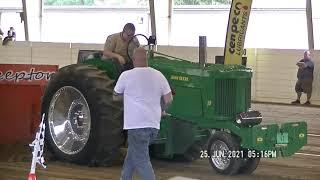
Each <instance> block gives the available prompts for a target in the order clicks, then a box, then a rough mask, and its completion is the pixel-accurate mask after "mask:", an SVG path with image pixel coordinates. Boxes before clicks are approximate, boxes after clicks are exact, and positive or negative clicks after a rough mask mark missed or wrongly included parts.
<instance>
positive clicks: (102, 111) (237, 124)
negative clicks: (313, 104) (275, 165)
mask: <svg viewBox="0 0 320 180" xmlns="http://www.w3.org/2000/svg"><path fill="white" fill-rule="evenodd" d="M231 21H232V20H231ZM233 22H235V21H233ZM231 37H233V36H231ZM148 40H149V41H148V45H149V46H148V47H149V48H148V50H149V51H148V57H149V58H148V61H149V66H151V67H153V68H155V69H157V70H159V71H161V72H162V73H163V74H164V75H165V77H166V78H167V79H168V81H169V83H170V86H171V88H172V91H173V94H174V100H173V104H172V106H171V107H170V108H169V110H168V111H167V113H168V115H167V116H165V117H163V118H162V120H161V129H160V133H159V136H158V138H157V139H156V141H155V142H153V144H152V145H151V148H150V154H151V155H152V156H155V157H158V158H165V159H177V158H183V159H185V160H189V161H192V160H195V159H198V158H206V159H208V160H209V163H210V164H211V166H212V167H213V168H214V169H215V170H216V171H217V172H219V173H222V174H229V175H231V174H250V173H252V172H253V171H254V170H255V169H256V167H257V165H258V164H259V161H260V158H265V157H272V158H275V157H287V156H291V155H293V154H294V153H295V152H297V151H298V150H299V149H300V148H301V147H302V146H303V145H305V144H306V143H307V124H306V123H305V122H292V123H284V124H281V125H277V124H269V125H264V124H261V121H262V115H261V114H260V113H259V112H258V111H254V110H252V109H251V108H250V107H251V77H252V70H251V69H249V68H246V67H245V66H243V65H236V64H226V65H224V64H204V65H203V66H202V65H200V63H193V62H190V61H186V60H183V59H179V58H175V57H171V56H167V55H165V54H161V53H158V52H155V51H154V50H153V45H154V39H153V38H148ZM152 40H153V41H152ZM231 40H232V39H231ZM230 44H231V45H233V44H232V43H230ZM98 54H99V53H98ZM80 59H81V58H80ZM121 72H122V70H121V67H119V65H118V64H117V63H116V62H115V61H112V60H103V59H101V57H100V56H99V55H96V53H94V56H93V57H91V58H89V59H85V60H84V61H83V62H79V63H78V64H73V65H69V66H66V67H63V68H61V69H59V71H58V72H57V73H55V75H54V76H53V77H52V78H51V80H50V82H49V84H48V85H47V87H46V91H45V94H44V97H43V104H42V110H43V113H45V114H46V119H45V120H46V121H45V122H46V127H47V128H46V136H45V137H46V142H47V147H48V148H49V150H50V151H51V152H52V153H53V154H54V155H55V157H57V158H58V159H60V160H62V161H68V162H74V163H78V164H85V165H91V166H100V165H105V166H110V165H112V164H113V163H114V162H115V161H116V160H117V159H119V158H120V157H119V154H120V148H121V147H125V144H126V143H125V141H126V133H125V132H124V131H123V130H122V126H123V118H122V117H123V107H122V104H121V103H119V102H113V101H112V94H113V87H114V85H115V83H116V81H117V78H118V77H119V75H120V73H121Z"/></svg>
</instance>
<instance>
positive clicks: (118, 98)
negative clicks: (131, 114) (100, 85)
mask: <svg viewBox="0 0 320 180" xmlns="http://www.w3.org/2000/svg"><path fill="white" fill-rule="evenodd" d="M112 99H113V101H122V100H123V94H119V93H117V92H115V91H113V96H112Z"/></svg>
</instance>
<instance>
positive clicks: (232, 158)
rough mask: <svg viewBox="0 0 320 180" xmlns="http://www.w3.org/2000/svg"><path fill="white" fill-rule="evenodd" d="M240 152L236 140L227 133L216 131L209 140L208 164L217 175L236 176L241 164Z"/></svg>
mask: <svg viewBox="0 0 320 180" xmlns="http://www.w3.org/2000/svg"><path fill="white" fill-rule="evenodd" d="M240 152H241V151H240V144H239V141H238V139H237V138H236V137H235V136H232V135H231V134H229V133H226V132H222V131H217V132H215V133H214V134H213V135H212V137H211V139H210V140H209V144H208V155H209V156H208V157H209V162H210V164H211V166H212V167H213V169H215V170H216V171H217V172H218V173H221V174H225V175H234V174H237V173H238V171H239V169H240V167H241V162H242V159H241V158H240V156H241V153H240ZM238 156H239V157H238Z"/></svg>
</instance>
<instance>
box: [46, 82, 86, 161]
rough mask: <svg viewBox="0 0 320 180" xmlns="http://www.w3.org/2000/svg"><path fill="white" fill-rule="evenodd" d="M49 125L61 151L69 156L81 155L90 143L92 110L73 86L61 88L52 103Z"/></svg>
mask: <svg viewBox="0 0 320 180" xmlns="http://www.w3.org/2000/svg"><path fill="white" fill-rule="evenodd" d="M48 123H49V130H50V135H51V137H52V139H53V141H54V143H55V145H56V147H57V148H58V149H59V150H60V151H62V152H63V153H65V154H68V155H73V154H77V153H79V152H80V151H81V150H82V149H83V148H84V147H85V145H86V144H87V142H88V139H89V135H90V126H91V116H90V109H89V105H88V103H87V101H86V99H85V97H84V96H83V94H82V93H81V92H80V91H79V90H78V89H76V88H74V87H72V86H64V87H62V88H60V89H59V90H58V91H57V92H56V93H55V94H54V95H53V98H52V100H51V102H50V106H49V112H48Z"/></svg>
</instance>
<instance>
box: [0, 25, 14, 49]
mask: <svg viewBox="0 0 320 180" xmlns="http://www.w3.org/2000/svg"><path fill="white" fill-rule="evenodd" d="M15 40H16V32H15V30H14V28H13V27H10V29H9V31H8V34H7V37H5V38H4V40H3V42H2V45H7V44H8V42H9V41H15Z"/></svg>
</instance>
